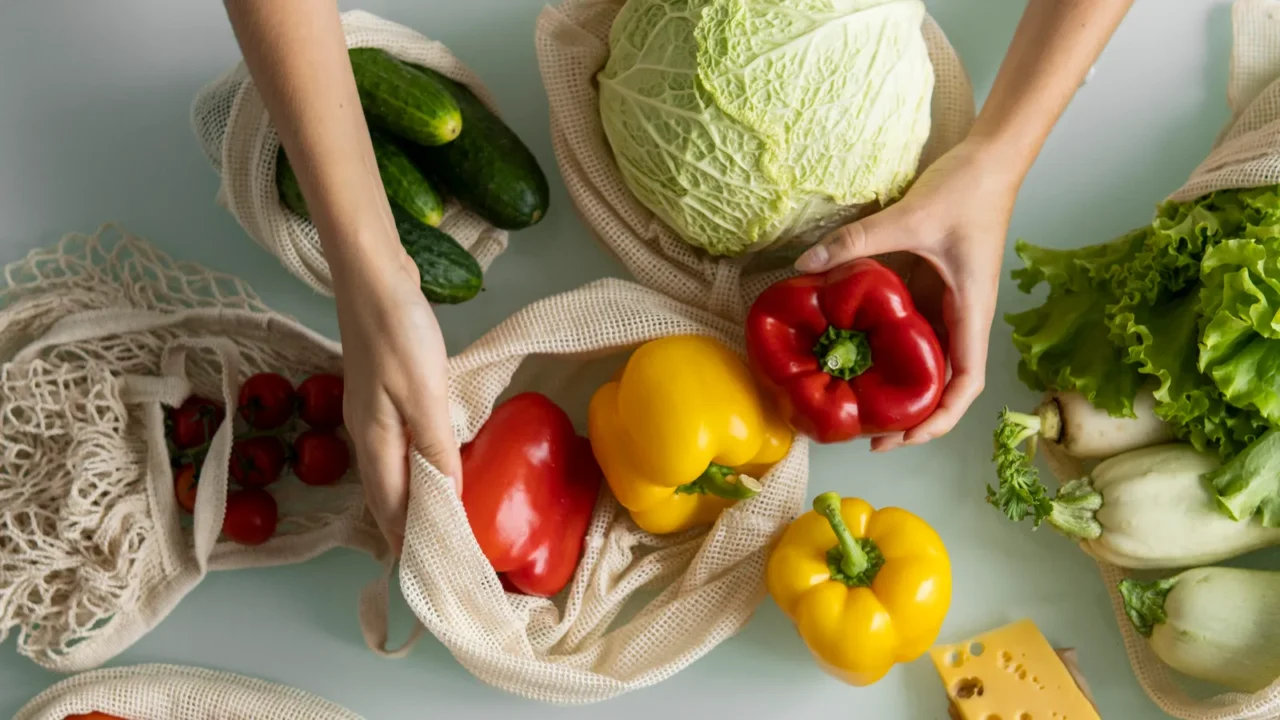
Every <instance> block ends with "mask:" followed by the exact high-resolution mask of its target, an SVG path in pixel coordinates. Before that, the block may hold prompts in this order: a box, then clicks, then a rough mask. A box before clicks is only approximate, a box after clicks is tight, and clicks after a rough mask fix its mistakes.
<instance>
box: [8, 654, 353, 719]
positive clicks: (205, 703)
mask: <svg viewBox="0 0 1280 720" xmlns="http://www.w3.org/2000/svg"><path fill="white" fill-rule="evenodd" d="M89 712H102V713H107V714H108V715H113V716H115V717H119V718H123V719H124V720H246V719H247V718H252V719H253V720H361V718H360V716H359V715H356V714H355V713H353V712H351V711H350V710H346V709H345V708H342V707H339V706H338V705H335V704H333V703H331V702H329V701H328V700H324V699H322V698H318V697H316V696H314V695H311V694H310V693H306V692H303V691H301V690H296V689H294V688H290V687H285V686H283V685H276V684H273V683H269V682H264V681H262V680H255V679H253V678H247V677H243V676H240V675H232V674H230V673H224V672H215V671H212V670H203V669H200V668H188V667H178V666H175V665H138V666H135V667H124V668H111V669H107V670H95V671H94V672H89V673H85V674H83V675H78V676H75V677H71V678H68V679H66V680H63V681H62V682H60V683H58V684H57V685H54V686H53V687H51V688H49V689H48V690H46V691H44V692H43V693H41V694H40V695H39V696H37V697H36V698H35V699H34V700H32V701H31V702H30V703H27V706H26V707H24V708H23V709H21V710H19V711H18V714H17V716H16V717H14V720H64V718H66V717H67V716H69V715H80V714H85V713H89Z"/></svg>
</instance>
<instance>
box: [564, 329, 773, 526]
mask: <svg viewBox="0 0 1280 720" xmlns="http://www.w3.org/2000/svg"><path fill="white" fill-rule="evenodd" d="M588 426H589V428H588V435H589V437H590V439H591V447H592V449H593V450H594V451H595V456H596V460H597V462H599V463H600V469H601V470H603V471H604V476H605V479H606V480H607V481H608V483H609V487H610V489H612V490H613V494H614V497H616V498H618V502H620V503H622V505H623V507H625V508H627V510H628V511H629V512H630V513H631V518H632V519H633V520H635V523H636V525H639V526H640V527H641V528H642V529H644V530H646V531H648V532H651V533H654V534H663V533H673V532H678V531H681V530H686V529H688V528H691V527H695V526H698V525H705V524H710V523H714V522H715V521H716V518H718V517H719V516H720V513H722V512H724V510H725V508H727V507H730V506H731V505H733V504H734V503H736V502H737V501H738V500H742V499H745V498H748V497H752V496H754V495H756V494H757V493H758V492H759V491H760V490H761V486H760V483H759V481H758V480H757V479H756V477H757V476H758V475H759V474H763V473H764V472H766V471H767V470H768V468H769V466H771V465H773V464H774V463H776V462H778V461H779V460H781V459H782V458H783V457H784V456H785V455H786V454H787V451H788V450H789V449H790V448H791V440H792V433H791V429H790V428H789V427H788V426H787V425H786V422H785V421H784V420H783V419H782V418H781V417H780V416H779V415H778V414H777V413H775V412H774V411H773V410H772V409H771V408H768V407H766V405H765V401H764V400H763V398H762V396H761V395H760V393H759V390H758V389H757V387H756V384H755V380H754V379H753V378H752V376H751V372H750V371H749V370H748V369H747V366H746V364H745V363H744V362H743V361H742V360H741V359H740V358H739V357H738V356H737V355H735V354H734V353H733V351H731V350H730V349H729V348H727V347H725V346H724V345H723V344H721V343H720V342H718V341H716V340H714V339H712V338H706V337H701V336H694V335H680V336H674V337H667V338H661V339H659V340H653V341H650V342H648V343H645V344H644V345H641V346H640V347H639V348H637V349H636V351H635V352H634V353H633V354H632V355H631V357H630V358H629V359H628V360H627V364H626V366H625V367H624V368H623V369H622V372H621V373H620V374H619V376H618V377H617V378H616V379H614V380H613V381H611V382H608V383H606V384H605V385H603V386H601V387H600V389H599V390H597V391H596V393H595V395H594V396H592V398H591V406H590V410H589V420H588Z"/></svg>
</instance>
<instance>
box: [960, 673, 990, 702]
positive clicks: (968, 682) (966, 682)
mask: <svg viewBox="0 0 1280 720" xmlns="http://www.w3.org/2000/svg"><path fill="white" fill-rule="evenodd" d="M983 690H984V689H983V687H982V680H980V679H979V678H976V677H967V678H960V679H959V680H957V681H956V687H955V691H954V694H955V696H956V698H958V699H960V700H968V699H969V698H971V697H982V693H983Z"/></svg>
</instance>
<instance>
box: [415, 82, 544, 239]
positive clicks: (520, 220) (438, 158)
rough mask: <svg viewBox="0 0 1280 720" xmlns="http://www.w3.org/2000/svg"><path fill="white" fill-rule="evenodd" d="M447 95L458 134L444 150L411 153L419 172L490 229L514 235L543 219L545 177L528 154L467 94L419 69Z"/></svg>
mask: <svg viewBox="0 0 1280 720" xmlns="http://www.w3.org/2000/svg"><path fill="white" fill-rule="evenodd" d="M413 67H415V68H417V69H418V70H421V71H422V72H421V73H419V74H420V75H422V76H423V77H427V78H431V79H432V80H434V81H436V82H438V83H439V84H440V85H442V86H444V87H445V88H446V89H448V90H449V92H450V94H452V96H453V99H454V100H455V101H456V102H457V104H458V107H459V108H460V109H461V111H462V132H461V133H460V134H459V135H458V137H457V138H456V139H455V140H454V141H453V142H451V143H449V144H447V145H440V146H439V147H418V148H412V149H411V150H410V152H411V154H412V156H413V158H414V160H415V161H416V162H417V163H418V166H419V167H420V168H422V171H423V172H424V173H426V174H427V176H428V177H430V178H431V179H432V180H434V181H435V182H436V184H437V185H439V186H440V187H441V188H442V189H443V190H444V191H445V192H446V193H448V194H449V195H452V196H453V197H454V198H456V199H457V200H458V202H460V203H462V205H463V206H464V207H466V208H467V209H469V210H471V211H472V212H474V213H475V214H477V215H479V216H480V217H482V218H484V219H485V220H487V221H488V222H489V223H490V224H491V225H493V226H494V227H499V228H502V229H504V230H519V229H521V228H526V227H529V226H530V225H533V224H535V223H537V222H538V221H539V220H541V219H542V217H543V216H544V215H546V214H547V205H548V203H549V202H550V197H549V195H550V190H549V188H548V187H547V176H546V175H545V174H543V172H542V168H541V167H539V166H538V161H537V159H536V158H534V156H533V153H532V152H530V151H529V148H528V147H526V146H525V144H524V143H523V142H521V141H520V138H519V137H518V136H517V135H516V134H515V133H514V132H512V130H511V128H509V127H507V126H506V124H505V123H503V122H502V120H500V119H498V117H497V116H496V115H494V114H493V113H492V112H490V111H489V109H488V108H487V107H485V106H484V103H482V102H480V100H479V99H478V98H476V96H475V95H473V94H472V93H471V91H470V90H468V89H467V88H465V87H463V86H462V85H459V84H458V83H456V82H454V81H452V80H450V79H448V78H446V77H444V76H443V75H441V74H439V73H437V72H435V71H434V70H431V69H430V68H424V67H419V66H413Z"/></svg>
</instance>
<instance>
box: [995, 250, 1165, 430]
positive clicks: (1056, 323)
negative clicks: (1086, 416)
mask: <svg viewBox="0 0 1280 720" xmlns="http://www.w3.org/2000/svg"><path fill="white" fill-rule="evenodd" d="M1145 234H1146V230H1145V229H1142V230H1137V231H1134V232H1131V233H1128V234H1126V235H1124V236H1121V237H1119V238H1116V239H1115V240H1112V241H1111V242H1108V243H1102V244H1100V245H1092V246H1089V247H1085V248H1080V249H1078V250H1052V249H1048V248H1041V247H1036V246H1034V245H1030V244H1028V243H1025V242H1022V241H1019V242H1018V244H1017V252H1018V256H1019V257H1020V258H1022V261H1023V263H1024V267H1023V268H1022V269H1020V270H1017V271H1015V272H1014V278H1015V279H1016V280H1017V281H1018V286H1019V288H1020V289H1021V290H1022V291H1023V292H1030V291H1031V290H1032V289H1034V288H1035V287H1036V286H1037V285H1039V284H1041V283H1046V284H1048V286H1049V295H1048V297H1047V298H1046V299H1045V302H1044V304H1042V305H1040V306H1039V307H1036V308H1032V309H1030V310H1026V311H1024V312H1020V313H1012V314H1009V315H1007V316H1005V321H1006V322H1008V323H1009V324H1010V325H1011V326H1013V345H1014V347H1015V348H1017V349H1018V352H1019V353H1020V354H1021V356H1022V359H1021V361H1020V363H1019V365H1018V376H1019V378H1021V379H1022V381H1023V382H1024V383H1026V384H1027V385H1028V386H1029V387H1030V388H1031V389H1033V390H1076V391H1078V392H1080V393H1081V394H1082V395H1084V396H1085V397H1086V398H1088V400H1089V401H1090V402H1091V403H1093V404H1094V405H1095V406H1097V407H1100V408H1103V409H1105V410H1106V411H1107V412H1109V413H1111V414H1112V415H1117V416H1132V415H1133V398H1134V396H1135V395H1136V394H1137V391H1138V389H1139V387H1141V385H1142V383H1143V378H1142V376H1141V375H1140V374H1139V372H1138V370H1137V368H1135V367H1133V366H1130V365H1128V364H1126V363H1125V355H1124V352H1123V349H1122V348H1121V347H1118V346H1117V345H1115V344H1114V343H1112V342H1111V340H1110V339H1109V328H1108V326H1107V308H1108V307H1109V306H1110V305H1112V304H1113V303H1114V302H1115V300H1116V294H1115V289H1116V288H1117V287H1118V285H1119V281H1120V275H1121V273H1122V272H1123V269H1124V267H1125V265H1126V263H1127V262H1129V261H1130V260H1131V259H1132V257H1133V254H1134V253H1135V252H1136V251H1137V250H1138V249H1139V248H1140V247H1141V246H1142V240H1143V238H1144V236H1145Z"/></svg>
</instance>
